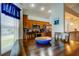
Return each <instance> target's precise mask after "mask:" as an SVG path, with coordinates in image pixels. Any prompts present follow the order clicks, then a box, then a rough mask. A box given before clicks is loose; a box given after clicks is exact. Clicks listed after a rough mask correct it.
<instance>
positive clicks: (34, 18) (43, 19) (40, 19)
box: [23, 10, 50, 22]
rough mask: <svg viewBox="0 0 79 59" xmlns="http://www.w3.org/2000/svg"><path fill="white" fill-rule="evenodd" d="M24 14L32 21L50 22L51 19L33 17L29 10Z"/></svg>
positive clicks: (24, 11)
mask: <svg viewBox="0 0 79 59" xmlns="http://www.w3.org/2000/svg"><path fill="white" fill-rule="evenodd" d="M23 14H24V15H28V18H29V19H31V20H36V21H45V22H50V19H47V18H44V17H40V16H36V15H33V14H31V12H29V11H27V10H23Z"/></svg>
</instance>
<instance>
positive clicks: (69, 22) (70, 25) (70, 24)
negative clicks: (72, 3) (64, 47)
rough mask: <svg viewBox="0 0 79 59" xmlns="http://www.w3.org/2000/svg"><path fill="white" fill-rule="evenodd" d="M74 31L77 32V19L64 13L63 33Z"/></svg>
mask: <svg viewBox="0 0 79 59" xmlns="http://www.w3.org/2000/svg"><path fill="white" fill-rule="evenodd" d="M75 29H77V30H78V31H79V17H77V16H74V15H72V14H70V13H68V12H65V31H66V32H67V31H69V32H72V31H74V30H75Z"/></svg>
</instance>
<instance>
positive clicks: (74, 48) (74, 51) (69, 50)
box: [64, 40, 79, 56]
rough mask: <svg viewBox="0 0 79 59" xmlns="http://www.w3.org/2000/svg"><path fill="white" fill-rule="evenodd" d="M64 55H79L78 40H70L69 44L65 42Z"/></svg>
mask: <svg viewBox="0 0 79 59" xmlns="http://www.w3.org/2000/svg"><path fill="white" fill-rule="evenodd" d="M64 48H65V55H66V56H79V42H78V41H75V40H70V44H65V46H64Z"/></svg>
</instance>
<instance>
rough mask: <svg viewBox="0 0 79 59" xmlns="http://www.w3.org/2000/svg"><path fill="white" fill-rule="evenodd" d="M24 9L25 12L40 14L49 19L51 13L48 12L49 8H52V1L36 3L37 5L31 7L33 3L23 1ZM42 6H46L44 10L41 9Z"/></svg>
mask: <svg viewBox="0 0 79 59" xmlns="http://www.w3.org/2000/svg"><path fill="white" fill-rule="evenodd" d="M21 5H22V7H23V9H24V14H25V13H27V14H31V15H35V16H40V17H44V18H47V19H49V17H50V15H51V13H48V10H52V5H53V4H52V3H35V7H34V8H32V7H31V3H22V4H21ZM41 7H45V10H44V11H41V10H40V9H41Z"/></svg>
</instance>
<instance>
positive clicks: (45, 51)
mask: <svg viewBox="0 0 79 59" xmlns="http://www.w3.org/2000/svg"><path fill="white" fill-rule="evenodd" d="M28 53H29V55H28V56H63V55H64V45H63V43H61V42H57V43H56V44H54V43H52V45H51V46H43V47H38V46H37V44H36V43H35V40H32V39H31V40H29V41H28Z"/></svg>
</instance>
